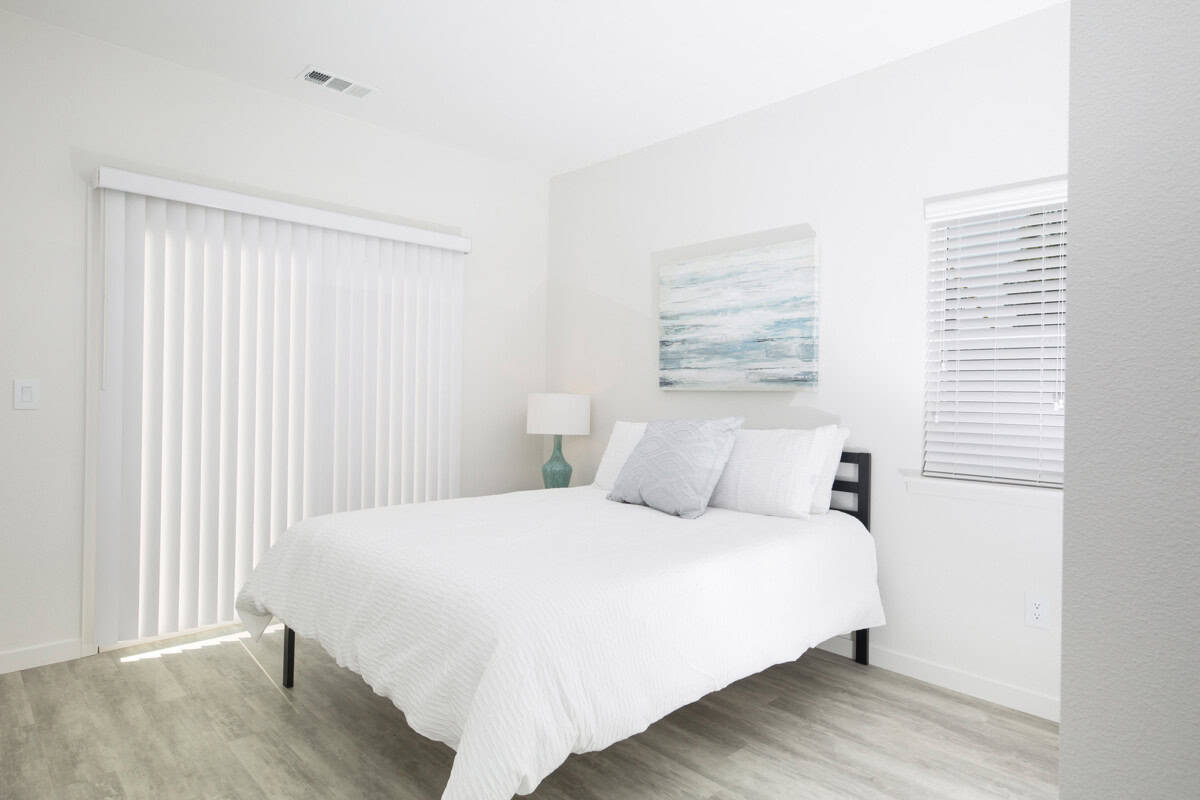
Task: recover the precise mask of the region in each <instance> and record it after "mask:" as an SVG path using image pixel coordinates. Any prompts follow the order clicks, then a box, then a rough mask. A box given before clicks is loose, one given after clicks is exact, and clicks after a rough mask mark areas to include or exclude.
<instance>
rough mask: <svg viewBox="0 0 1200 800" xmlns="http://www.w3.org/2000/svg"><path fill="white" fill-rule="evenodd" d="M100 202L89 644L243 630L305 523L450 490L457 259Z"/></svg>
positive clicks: (284, 226) (112, 195)
mask: <svg viewBox="0 0 1200 800" xmlns="http://www.w3.org/2000/svg"><path fill="white" fill-rule="evenodd" d="M103 204H104V214H105V217H104V219H105V222H104V224H105V229H104V230H105V258H104V262H105V294H106V301H105V323H104V376H103V386H102V388H101V420H102V421H101V431H100V442H101V454H100V458H101V477H100V492H99V496H100V499H99V506H98V513H99V517H98V528H97V580H96V615H97V619H96V630H97V638H98V641H99V643H101V644H109V643H113V642H116V641H121V640H132V639H137V638H142V637H147V636H154V635H159V634H163V633H170V632H174V631H178V630H186V629H189V628H194V627H198V626H202V625H206V624H211V623H216V622H223V621H228V620H232V619H234V599H235V597H236V593H237V591H238V589H240V587H241V586H242V584H243V583H244V582H245V580H246V578H247V577H248V575H249V573H250V571H251V570H252V569H253V567H254V564H255V563H256V562H257V560H258V559H259V558H260V557H261V556H262V555H263V554H264V553H265V552H266V550H267V549H268V548H269V547H270V546H271V544H272V543H273V542H274V541H275V539H276V538H277V537H278V536H279V535H280V534H281V533H282V532H283V531H284V530H286V528H287V527H288V526H289V525H291V524H293V523H295V522H296V521H298V520H300V519H302V518H304V517H307V516H311V515H314V514H322V513H328V512H331V511H344V510H352V509H358V508H363V507H370V506H376V505H385V504H389V503H401V502H421V501H424V500H432V499H441V498H447V497H453V496H455V495H456V494H457V493H458V491H459V482H458V480H459V479H458V466H459V460H458V458H459V456H458V447H459V427H460V414H461V399H460V397H459V394H460V393H461V329H462V324H461V320H462V311H461V304H462V277H463V263H462V259H463V256H462V254H461V253H460V252H452V251H449V250H444V249H440V248H436V247H433V246H430V245H419V244H412V243H405V242H399V241H391V240H386V239H380V238H376V237H371V236H366V235H363V234H358V233H348V232H342V231H335V230H330V229H327V228H321V227H315V226H309V225H303V224H298V223H294V222H287V221H282V220H274V219H268V218H264V217H257V216H253V215H249V214H242V213H237V212H232V211H224V210H221V209H216V208H209V207H203V206H198V205H191V204H186V203H181V202H176V201H171V200H163V199H159V198H154V197H145V196H141V195H136V194H130V193H125V192H120V191H115V190H105V192H104V198H103Z"/></svg>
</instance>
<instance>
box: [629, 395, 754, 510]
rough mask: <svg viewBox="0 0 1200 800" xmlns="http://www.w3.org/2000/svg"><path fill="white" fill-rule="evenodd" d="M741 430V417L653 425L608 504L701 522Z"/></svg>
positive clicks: (681, 420)
mask: <svg viewBox="0 0 1200 800" xmlns="http://www.w3.org/2000/svg"><path fill="white" fill-rule="evenodd" d="M740 427H742V418H741V417H724V418H722V419H674V420H659V421H657V422H651V423H649V424H648V425H646V433H645V434H644V435H643V436H642V439H641V441H640V442H638V443H637V447H635V448H633V452H632V453H630V454H629V459H628V460H627V461H626V462H625V466H623V467H621V474H620V475H618V476H617V482H616V484H614V485H613V488H612V492H610V493H609V495H608V499H609V500H615V501H616V502H618V503H633V504H635V505H643V506H649V507H650V508H654V509H658V510H659V511H662V512H663V513H665V514H674V515H675V516H677V517H683V518H684V519H695V518H696V517H699V516H700V515H701V514H703V513H704V512H705V511H707V510H708V501H709V499H710V498H711V497H712V493H713V487H715V486H716V485H717V481H718V480H719V479H720V477H721V474H722V473H723V472H724V470H725V462H726V461H728V460H729V454H730V452H731V451H732V450H733V438H734V433H735V432H736V431H737V429H738V428H740Z"/></svg>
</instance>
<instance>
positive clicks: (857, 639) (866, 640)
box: [854, 628, 871, 667]
mask: <svg viewBox="0 0 1200 800" xmlns="http://www.w3.org/2000/svg"><path fill="white" fill-rule="evenodd" d="M854 660H855V661H856V662H858V663H859V664H862V665H863V666H864V667H865V666H867V665H868V664H870V663H871V629H870V628H863V629H862V630H860V631H855V632H854Z"/></svg>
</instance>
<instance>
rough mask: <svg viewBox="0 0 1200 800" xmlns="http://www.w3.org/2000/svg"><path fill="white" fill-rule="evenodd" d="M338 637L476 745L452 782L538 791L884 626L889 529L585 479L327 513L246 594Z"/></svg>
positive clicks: (458, 797)
mask: <svg viewBox="0 0 1200 800" xmlns="http://www.w3.org/2000/svg"><path fill="white" fill-rule="evenodd" d="M237 605H238V611H239V613H240V614H241V617H242V619H243V621H245V623H246V626H247V627H248V628H249V629H250V630H251V632H252V633H253V634H254V635H255V636H259V635H261V634H262V630H263V628H265V627H266V625H267V624H268V623H269V622H270V620H271V617H272V615H274V616H277V617H279V618H280V619H281V620H283V621H284V622H286V623H287V624H288V625H289V626H291V627H292V628H293V629H294V630H296V632H297V633H299V634H300V635H302V636H306V637H311V638H313V639H316V640H317V641H319V642H320V643H321V645H322V646H323V647H324V648H325V649H326V650H327V651H329V653H330V654H331V655H332V656H333V657H334V658H335V659H336V660H337V662H338V663H339V664H340V665H342V666H344V667H348V668H349V669H352V670H354V671H355V672H357V673H358V674H360V675H361V676H362V677H363V678H364V679H365V680H366V682H367V683H368V684H369V685H370V686H371V687H372V688H373V689H374V690H375V691H376V692H378V693H379V694H382V695H384V696H386V697H388V698H390V699H391V700H392V701H393V702H394V703H395V704H396V706H397V707H398V708H400V709H401V710H403V711H404V713H405V716H406V717H407V719H408V723H409V724H410V725H411V726H412V727H413V729H415V730H416V731H417V732H419V733H421V734H423V735H424V736H427V737H429V738H431V739H437V740H438V741H441V742H445V743H446V744H448V745H450V746H451V747H452V748H454V749H455V750H456V751H457V756H456V757H455V759H454V767H453V769H452V771H451V773H450V780H449V782H448V783H447V785H446V789H445V793H444V794H443V795H442V797H443V800H504V799H505V798H509V797H511V796H512V795H513V794H514V793H519V794H525V793H528V792H531V791H533V790H534V789H535V788H536V787H537V785H538V783H539V782H540V781H541V780H542V779H543V778H544V777H545V776H546V775H548V774H549V773H550V772H552V771H553V770H554V769H555V768H556V767H557V766H558V765H559V764H561V763H562V762H563V760H564V759H565V758H566V757H567V756H568V755H569V754H570V753H572V752H576V753H582V752H587V751H589V750H599V749H601V748H604V747H607V746H608V745H610V744H612V743H613V742H616V741H618V740H620V739H623V738H625V737H627V736H631V735H633V734H635V733H638V732H640V731H642V730H644V729H645V728H646V727H647V726H648V725H650V723H652V722H654V721H655V720H657V719H659V718H660V717H662V716H664V715H666V714H668V713H669V712H671V711H673V710H675V709H676V708H679V707H681V706H683V705H686V704H688V703H690V702H692V701H694V700H697V699H699V698H700V697H702V696H703V695H705V694H707V693H709V692H712V691H714V690H716V689H720V688H721V687H723V686H726V685H728V684H729V683H731V682H733V681H735V680H737V679H739V678H743V677H745V676H747V675H752V674H754V673H756V672H759V671H761V670H763V669H765V668H766V667H769V666H771V665H772V664H777V663H780V662H784V661H791V660H794V659H796V658H798V657H799V656H800V655H801V654H802V653H803V652H804V651H805V650H806V649H808V648H810V647H812V646H813V645H815V644H817V643H819V642H821V641H823V640H825V639H828V638H830V637H831V636H835V635H837V634H840V633H845V632H847V631H850V630H853V629H856V628H864V627H872V626H877V625H882V624H883V621H884V619H883V610H882V607H881V606H880V602H879V591H878V589H877V586H876V581H875V546H874V542H873V540H872V538H871V536H870V534H868V533H867V531H866V530H865V529H864V528H863V527H862V525H861V524H859V522H858V521H857V520H856V519H854V518H853V517H850V516H848V515H846V514H842V513H839V512H831V513H829V514H825V515H821V516H814V517H812V518H811V519H808V520H797V519H784V518H780V517H765V516H758V515H753V514H744V513H740V512H736V511H728V510H724V509H718V508H712V509H709V510H708V512H707V513H705V514H704V515H703V516H702V517H700V518H699V519H694V520H685V519H679V518H677V517H672V516H668V515H667V514H663V513H660V512H658V511H653V510H651V509H648V508H644V507H641V506H631V505H623V504H620V503H614V502H610V501H608V500H606V499H605V492H604V491H603V490H601V489H598V488H595V487H592V486H584V487H579V488H574V489H551V490H543V491H532V492H517V493H514V494H505V495H495V496H491V497H478V498H466V499H461V500H447V501H440V502H431V503H424V504H418V505H406V506H392V507H389V508H380V509H373V510H367V511H355V512H350V513H343V514H333V515H329V516H323V517H314V518H312V519H308V520H305V521H303V522H301V523H299V524H297V525H295V526H294V527H292V528H291V529H290V530H289V531H288V532H287V533H285V534H284V535H283V536H282V537H281V538H280V539H279V541H278V542H277V543H276V544H275V546H274V547H273V548H272V549H271V550H270V551H269V552H268V553H267V554H266V556H264V557H263V559H262V561H261V563H260V564H259V565H258V567H257V568H256V569H255V571H254V574H253V575H252V576H251V577H250V580H249V581H248V582H247V583H246V586H245V587H244V588H243V589H242V592H241V594H240V596H239V598H238V604H237Z"/></svg>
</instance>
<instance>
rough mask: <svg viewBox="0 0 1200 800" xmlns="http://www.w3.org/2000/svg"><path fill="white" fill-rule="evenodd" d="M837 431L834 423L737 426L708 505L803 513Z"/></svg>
mask: <svg viewBox="0 0 1200 800" xmlns="http://www.w3.org/2000/svg"><path fill="white" fill-rule="evenodd" d="M836 435H837V426H836V425H825V426H822V427H820V428H811V429H801V430H766V431H763V430H745V429H743V430H739V431H738V432H737V434H736V435H735V436H734V441H733V452H732V453H730V455H729V461H727V462H726V463H725V471H724V472H723V473H722V474H721V480H719V481H718V482H717V488H716V489H715V490H714V491H713V495H712V499H711V500H709V503H708V504H709V505H710V506H715V507H717V508H728V509H732V510H734V511H744V512H746V513H748V514H766V515H768V516H772V517H795V518H798V519H804V518H806V517H808V515H809V513H810V511H811V509H812V505H813V493H814V491H815V490H816V488H817V481H818V479H819V478H820V477H821V472H822V469H823V468H824V466H825V464H826V461H827V454H828V451H829V447H830V445H831V444H832V442H833V440H834V438H835V437H836Z"/></svg>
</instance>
